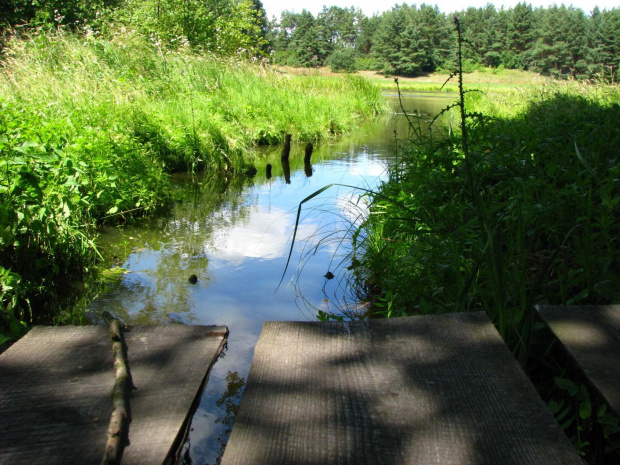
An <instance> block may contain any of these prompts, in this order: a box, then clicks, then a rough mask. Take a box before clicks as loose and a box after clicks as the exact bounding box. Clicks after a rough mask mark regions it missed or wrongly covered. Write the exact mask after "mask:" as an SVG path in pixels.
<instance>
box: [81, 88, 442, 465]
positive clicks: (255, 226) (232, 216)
mask: <svg viewBox="0 0 620 465" xmlns="http://www.w3.org/2000/svg"><path fill="white" fill-rule="evenodd" d="M387 98H389V99H390V100H391V101H392V103H393V104H394V105H395V110H396V112H397V114H396V115H394V116H390V117H384V118H379V119H377V120H375V121H372V122H369V123H365V124H361V125H360V128H359V130H357V131H356V132H355V133H354V134H352V135H350V136H347V137H344V138H342V139H341V140H339V141H336V142H333V143H329V144H328V143H325V144H322V145H318V146H317V147H316V148H315V152H314V154H313V156H312V166H311V167H310V166H307V165H304V163H303V154H304V147H303V146H295V145H293V146H292V150H291V158H290V167H287V166H282V164H281V162H280V149H275V150H271V151H265V152H259V153H258V154H257V163H256V165H257V168H258V169H259V173H258V174H257V175H256V176H255V177H254V178H251V179H230V180H226V179H212V178H210V177H209V176H208V175H202V176H189V175H184V176H178V177H176V178H175V179H174V189H175V190H174V195H175V198H176V203H175V205H174V207H173V208H172V209H171V211H170V212H169V213H168V214H167V215H164V216H162V217H160V218H156V219H154V220H152V221H149V222H148V223H145V224H141V225H139V226H135V227H125V228H122V229H109V230H106V231H105V232H104V233H103V235H102V237H101V240H100V242H99V244H100V247H101V248H102V249H103V250H104V254H105V255H106V256H108V257H114V258H111V260H115V261H116V263H117V265H118V268H117V270H116V274H117V277H118V278H120V279H118V280H116V282H114V283H113V284H112V285H111V286H110V290H109V292H106V293H105V294H104V295H102V296H100V297H99V298H98V299H97V300H96V301H94V302H93V303H92V305H91V307H90V310H92V311H93V312H97V313H100V312H102V311H103V310H104V309H108V310H110V311H111V312H113V313H114V314H116V315H118V316H120V317H122V318H123V319H125V320H126V321H127V322H128V323H130V324H140V323H143V324H146V323H158V324H167V323H184V324H204V325H226V326H228V328H229V331H230V336H229V339H228V347H227V350H226V351H225V353H224V355H223V357H221V358H220V359H219V360H218V361H217V363H216V364H215V366H214V368H213V370H212V372H211V375H210V378H209V381H208V384H207V387H206V390H205V393H204V395H203V397H202V401H201V404H200V406H199V408H198V411H197V412H196V414H195V415H194V418H193V422H192V425H191V432H190V435H189V440H188V443H187V444H186V445H185V450H184V455H185V456H186V457H187V459H186V463H189V462H190V461H191V463H193V464H200V465H203V464H206V463H208V464H213V463H217V461H218V458H219V457H220V455H221V453H222V451H223V445H224V444H225V441H226V439H227V435H228V431H229V428H230V426H231V419H232V418H233V417H234V415H232V412H233V411H234V406H235V405H236V404H238V401H239V398H240V394H241V393H242V386H243V380H244V379H245V378H247V375H248V372H249V368H250V363H251V361H252V356H253V352H254V346H255V345H256V342H257V340H258V337H259V334H260V331H261V327H262V324H263V322H264V321H269V320H314V319H316V315H317V313H318V311H319V310H321V311H324V312H334V313H338V312H339V311H341V310H342V309H343V308H344V309H349V310H350V311H352V313H356V312H357V313H361V312H363V308H361V309H360V308H358V307H357V305H358V303H357V302H356V299H355V296H353V295H350V294H349V292H348V291H347V287H346V285H345V284H346V266H347V264H348V263H347V261H346V257H347V252H348V251H349V245H348V244H349V243H348V241H347V237H349V236H350V233H351V231H352V229H351V227H352V225H355V224H356V222H358V221H359V220H360V218H361V217H362V216H363V215H364V214H365V211H366V202H365V199H364V198H360V195H361V194H363V191H362V190H356V189H351V188H349V187H343V186H342V185H352V186H358V187H360V188H363V189H372V188H373V187H375V186H377V184H378V183H379V182H380V181H381V180H382V179H385V177H386V174H387V173H386V170H387V166H388V164H389V162H390V160H391V159H392V158H393V156H394V153H395V133H394V132H395V131H396V133H397V136H398V137H405V136H406V134H407V127H406V124H405V123H406V122H405V120H404V118H403V116H402V114H399V113H402V111H401V110H399V109H398V108H397V99H396V95H387ZM453 100H454V96H446V94H443V95H441V94H440V95H437V94H430V95H428V94H427V95H407V96H405V108H406V109H407V111H408V112H413V111H414V110H420V112H421V113H422V115H423V118H424V119H431V118H432V115H434V114H437V113H438V112H439V111H440V110H441V109H442V108H443V107H445V106H446V105H447V104H449V103H451V102H452V101H453ZM267 163H270V164H272V165H273V170H272V177H271V178H270V179H267V176H266V173H265V167H266V164H267ZM329 184H340V185H334V186H333V187H331V188H330V189H328V190H327V191H325V192H323V193H322V194H320V195H318V196H317V197H316V198H314V199H312V200H310V201H308V202H307V203H305V204H304V205H303V207H302V213H301V222H300V225H299V228H298V233H297V238H296V241H295V245H294V247H293V253H292V257H291V260H290V264H289V267H288V270H287V272H286V274H285V276H284V278H283V280H282V283H281V284H280V280H281V278H282V274H283V271H284V269H285V265H286V261H287V257H288V254H289V250H290V246H291V239H292V233H293V229H294V225H295V222H296V215H297V208H298V206H299V204H300V202H301V201H302V200H303V199H305V198H307V197H308V196H310V195H311V194H312V193H314V192H316V191H317V190H319V189H321V188H323V187H324V186H327V185H329ZM328 271H330V272H333V273H334V275H335V278H334V279H331V280H327V279H326V278H325V277H324V275H325V274H326V273H327V272H328ZM192 274H195V275H196V276H197V278H198V282H197V283H196V284H191V283H190V282H189V281H188V278H189V277H190V275H192ZM279 284H280V285H279ZM205 368H206V367H205Z"/></svg>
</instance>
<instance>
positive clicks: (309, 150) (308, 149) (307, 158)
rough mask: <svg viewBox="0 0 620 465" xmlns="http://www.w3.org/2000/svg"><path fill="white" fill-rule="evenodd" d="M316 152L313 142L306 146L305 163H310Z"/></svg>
mask: <svg viewBox="0 0 620 465" xmlns="http://www.w3.org/2000/svg"><path fill="white" fill-rule="evenodd" d="M313 150H314V146H313V145H312V142H309V143H308V145H306V153H305V155H304V162H308V163H309V162H310V157H312V152H313Z"/></svg>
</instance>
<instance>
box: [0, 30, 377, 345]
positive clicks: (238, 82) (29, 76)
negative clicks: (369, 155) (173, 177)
mask: <svg viewBox="0 0 620 465" xmlns="http://www.w3.org/2000/svg"><path fill="white" fill-rule="evenodd" d="M1 65H2V72H1V74H0V219H1V228H0V286H1V290H0V301H1V304H2V307H1V312H0V316H1V319H0V330H1V332H2V334H5V335H6V336H3V337H14V336H17V335H19V334H20V333H21V332H22V331H23V330H24V329H25V327H27V326H28V325H29V324H30V323H32V322H50V321H52V320H53V318H54V314H50V313H49V310H50V308H54V307H55V306H57V305H58V301H57V299H56V297H57V296H58V295H59V291H60V289H61V288H64V287H66V285H67V283H69V282H75V281H79V280H80V279H81V277H82V276H83V274H84V273H85V272H87V271H88V270H90V269H91V268H92V265H93V263H94V260H95V258H96V250H95V247H94V245H93V242H92V239H93V237H94V236H95V234H96V226H97V225H98V224H100V223H101V222H116V221H125V220H128V219H130V218H132V217H133V216H136V215H142V214H145V213H149V212H151V211H153V210H155V209H156V208H158V207H161V206H162V205H164V204H165V203H166V199H167V197H168V185H169V184H168V174H169V173H171V172H174V171H179V170H207V171H208V172H210V173H213V175H214V176H217V175H219V174H220V173H221V172H224V171H229V172H230V171H233V172H243V171H245V170H246V169H247V168H248V167H249V166H250V165H251V164H252V160H251V159H247V156H246V154H247V149H248V148H249V147H250V146H252V145H255V144H272V143H278V142H280V141H281V140H283V139H284V135H285V134H286V133H290V134H292V135H293V138H294V139H295V140H297V141H310V140H320V139H322V138H326V137H332V136H333V135H337V134H340V133H343V132H346V131H348V130H350V129H352V128H353V127H355V126H356V125H357V124H358V122H359V120H360V119H361V118H364V117H367V116H370V115H372V114H375V113H378V112H381V111H385V109H386V107H385V104H384V102H383V100H382V98H381V96H380V93H379V91H378V90H377V89H376V88H375V87H374V86H373V85H371V84H369V83H368V82H367V81H365V80H363V79H361V78H357V77H344V78H329V79H319V78H312V79H296V78H291V77H288V76H283V75H281V74H278V73H273V72H271V71H270V70H268V69H266V68H265V67H263V66H260V65H259V64H252V63H249V62H247V61H242V60H236V59H216V58H215V57H213V56H211V55H199V54H196V53H194V52H192V51H191V50H189V49H187V48H184V47H180V48H178V49H176V50H168V49H162V48H160V47H159V44H157V43H156V42H155V43H153V42H148V41H145V40H144V39H142V38H140V37H138V36H135V35H132V34H130V33H127V32H119V33H118V34H114V35H109V36H107V37H100V36H97V35H94V34H87V35H86V36H84V35H79V36H78V35H71V34H67V33H63V32H62V31H60V32H56V33H43V32H35V33H33V34H32V35H27V36H24V37H22V38H14V39H13V40H11V41H10V42H9V43H8V44H7V46H6V48H5V49H4V50H3V56H2V62H1ZM11 335H12V336H11ZM1 342H2V340H0V343H1Z"/></svg>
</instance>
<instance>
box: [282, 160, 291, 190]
mask: <svg viewBox="0 0 620 465" xmlns="http://www.w3.org/2000/svg"><path fill="white" fill-rule="evenodd" d="M281 161H282V171H283V172H284V180H285V181H286V183H287V184H290V183H291V165H290V163H289V162H288V158H283V159H282V160H281Z"/></svg>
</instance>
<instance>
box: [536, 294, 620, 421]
mask: <svg viewBox="0 0 620 465" xmlns="http://www.w3.org/2000/svg"><path fill="white" fill-rule="evenodd" d="M537 310H538V313H539V314H540V316H541V317H542V318H543V320H545V322H546V323H547V324H548V325H549V328H551V331H553V333H554V334H555V335H556V337H557V338H558V340H559V341H560V343H561V344H562V345H563V346H564V348H565V349H566V350H567V352H568V353H569V354H570V355H571V356H572V357H573V358H574V360H575V362H576V363H577V365H578V366H579V367H580V368H581V370H582V371H583V373H584V374H585V376H586V377H587V378H588V379H589V380H590V381H591V382H592V384H593V385H594V387H595V388H596V389H597V390H598V391H599V393H600V395H601V396H602V397H603V399H605V400H606V402H607V403H608V404H609V405H610V406H611V408H612V409H613V410H614V411H615V412H616V414H620V305H601V306H574V307H562V306H546V305H545V306H543V305H541V306H539V307H537Z"/></svg>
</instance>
